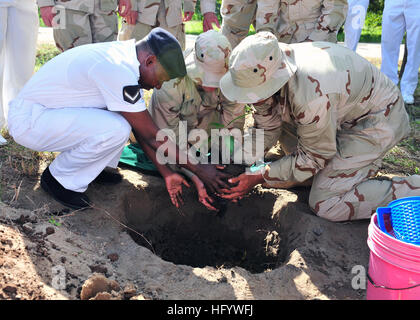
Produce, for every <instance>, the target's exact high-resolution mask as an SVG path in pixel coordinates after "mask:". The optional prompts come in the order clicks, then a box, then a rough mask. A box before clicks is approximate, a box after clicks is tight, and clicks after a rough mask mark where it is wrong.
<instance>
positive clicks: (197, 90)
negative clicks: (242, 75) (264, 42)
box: [149, 30, 245, 210]
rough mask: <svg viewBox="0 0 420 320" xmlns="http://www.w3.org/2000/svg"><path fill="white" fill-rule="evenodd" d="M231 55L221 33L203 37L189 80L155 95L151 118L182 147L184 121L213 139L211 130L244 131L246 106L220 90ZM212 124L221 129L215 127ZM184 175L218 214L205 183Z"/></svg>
mask: <svg viewBox="0 0 420 320" xmlns="http://www.w3.org/2000/svg"><path fill="white" fill-rule="evenodd" d="M230 52H231V46H230V43H229V41H228V40H227V39H226V37H225V36H223V35H222V34H221V33H220V32H217V31H215V30H209V31H207V32H205V33H202V34H201V35H199V36H198V37H197V39H196V42H195V49H194V50H193V51H192V52H190V53H189V54H188V55H187V56H186V58H185V64H186V67H187V76H185V77H184V78H182V79H174V80H171V81H169V82H167V83H165V84H163V85H162V88H161V89H159V90H154V91H153V95H152V99H151V102H150V105H149V111H150V114H151V115H152V118H153V120H154V121H155V123H156V124H157V126H158V127H159V128H161V129H163V128H168V129H171V130H172V131H173V132H174V133H175V138H176V141H177V142H178V143H179V138H180V134H179V127H180V122H181V121H185V122H186V125H187V128H186V129H187V132H190V131H191V130H192V129H204V130H206V131H207V134H208V136H209V137H210V136H211V129H218V128H219V127H220V126H223V127H225V128H227V129H232V128H238V129H240V130H241V131H242V130H243V127H244V123H245V117H241V116H242V115H243V114H244V105H243V104H240V103H232V102H230V101H228V100H227V99H226V98H225V97H224V96H223V95H222V94H221V93H220V89H219V80H220V78H221V77H222V76H223V75H224V74H225V73H226V72H227V67H228V61H229V55H230ZM212 123H216V124H219V125H218V126H216V127H214V125H212ZM188 142H189V143H190V144H191V145H193V144H195V143H196V142H197V141H195V140H194V138H192V139H190V140H188ZM205 142H207V140H206V141H205ZM179 145H180V146H182V145H184V144H183V143H179ZM182 172H183V173H184V174H186V175H187V176H189V177H190V178H191V180H192V181H193V182H194V184H195V186H196V188H197V190H198V194H199V201H200V202H201V203H203V204H204V205H205V206H206V207H207V208H209V209H211V210H215V208H214V207H212V206H211V205H210V203H211V202H212V200H211V199H210V198H209V197H208V195H207V193H206V190H205V188H204V185H202V183H201V181H200V180H199V179H197V177H195V176H194V175H192V174H191V173H189V172H188V171H186V170H182Z"/></svg>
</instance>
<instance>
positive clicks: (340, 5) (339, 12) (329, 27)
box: [308, 0, 348, 42]
mask: <svg viewBox="0 0 420 320" xmlns="http://www.w3.org/2000/svg"><path fill="white" fill-rule="evenodd" d="M347 8H348V5H347V0H324V1H323V2H322V9H321V10H322V13H321V16H320V17H319V18H318V22H317V23H316V26H315V30H314V31H313V32H312V33H311V34H310V35H309V37H308V39H309V40H312V41H328V40H329V37H330V36H331V35H332V34H334V35H335V37H334V38H335V39H336V36H337V33H338V30H339V29H340V27H341V26H342V25H343V23H344V21H345V19H346V16H347ZM335 42H336V41H335Z"/></svg>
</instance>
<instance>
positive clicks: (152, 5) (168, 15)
mask: <svg viewBox="0 0 420 320" xmlns="http://www.w3.org/2000/svg"><path fill="white" fill-rule="evenodd" d="M182 2H183V3H184V12H187V11H190V12H194V11H195V5H196V2H197V0H184V1H182V0H131V5H132V10H134V11H135V10H137V11H138V13H139V15H138V18H137V23H136V25H135V26H134V25H130V24H128V23H127V22H125V20H123V23H122V26H121V30H120V32H119V34H118V40H128V39H132V38H134V39H136V40H140V39H142V38H144V37H145V36H146V35H147V34H148V33H149V32H150V30H152V29H153V28H154V27H161V28H163V29H165V30H167V31H169V32H170V33H172V34H173V35H174V36H175V37H176V38H177V39H178V41H179V42H180V44H181V47H182V49H183V50H185V30H184V24H183V23H182ZM215 10H216V4H215V0H202V1H201V12H202V14H204V13H206V12H215Z"/></svg>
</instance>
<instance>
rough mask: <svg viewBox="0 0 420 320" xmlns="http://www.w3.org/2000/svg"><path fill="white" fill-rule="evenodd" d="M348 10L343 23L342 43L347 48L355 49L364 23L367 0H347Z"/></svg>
mask: <svg viewBox="0 0 420 320" xmlns="http://www.w3.org/2000/svg"><path fill="white" fill-rule="evenodd" d="M348 5H349V10H348V12H347V18H346V22H345V23H344V34H345V39H344V44H345V46H346V47H347V48H349V49H351V50H353V51H356V48H357V44H358V43H359V39H360V35H361V34H362V29H363V25H364V24H365V18H366V12H367V9H368V6H369V0H348Z"/></svg>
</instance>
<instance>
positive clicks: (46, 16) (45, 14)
mask: <svg viewBox="0 0 420 320" xmlns="http://www.w3.org/2000/svg"><path fill="white" fill-rule="evenodd" d="M53 9H54V6H48V7H42V8H41V9H40V12H41V17H42V20H43V21H44V23H45V25H46V26H47V27H52V23H53V19H54V16H55V14H54V13H53Z"/></svg>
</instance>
